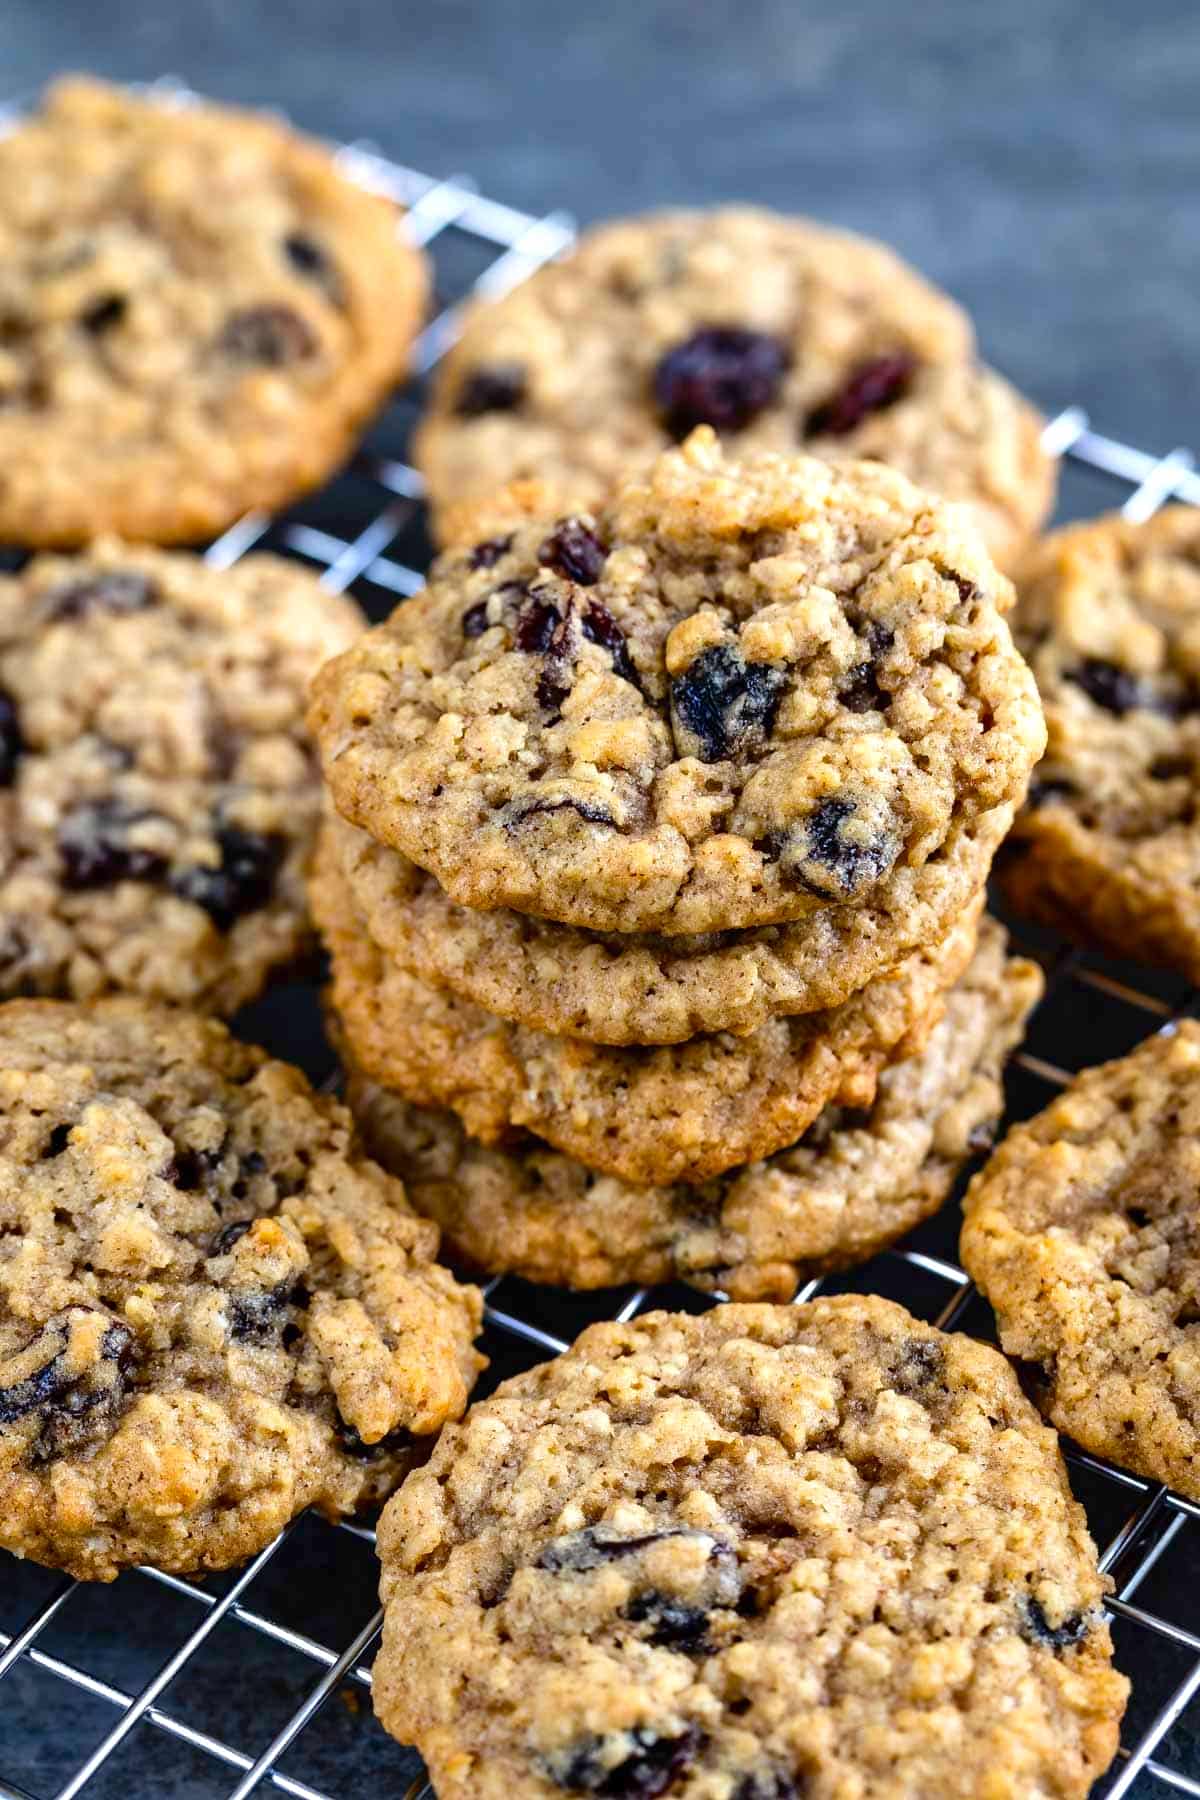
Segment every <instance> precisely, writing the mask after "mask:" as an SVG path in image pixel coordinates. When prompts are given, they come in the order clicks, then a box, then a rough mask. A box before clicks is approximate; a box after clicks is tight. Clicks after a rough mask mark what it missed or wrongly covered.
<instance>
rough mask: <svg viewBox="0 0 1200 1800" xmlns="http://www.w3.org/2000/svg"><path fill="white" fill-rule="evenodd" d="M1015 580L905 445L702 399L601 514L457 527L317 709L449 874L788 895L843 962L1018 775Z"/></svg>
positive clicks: (682, 893)
mask: <svg viewBox="0 0 1200 1800" xmlns="http://www.w3.org/2000/svg"><path fill="white" fill-rule="evenodd" d="M1010 600H1011V589H1010V586H1009V584H1008V582H1007V581H1006V580H1005V579H1004V577H1003V576H1000V575H998V574H997V572H996V570H995V569H994V567H993V566H992V564H991V562H990V560H989V559H988V557H987V555H986V553H985V551H984V549H983V546H982V543H981V541H980V539H979V537H978V535H977V534H976V533H975V532H974V531H972V530H971V529H970V528H969V527H968V526H967V525H966V524H965V523H964V522H963V521H962V519H961V518H960V516H959V514H958V512H957V511H956V510H954V509H947V508H945V507H943V506H941V505H940V504H939V503H938V502H936V501H934V500H932V499H930V498H929V496H927V495H925V494H923V493H921V492H919V491H918V490H917V489H916V488H914V487H913V486H912V485H911V484H910V483H909V482H907V481H906V480H905V479H904V478H903V477H902V476H900V475H897V474H895V473H894V471H892V470H889V469H885V468H883V467H881V466H880V465H879V464H876V463H853V464H846V465H843V466H839V467H836V468H835V467H831V466H830V465H829V464H827V463H823V462H819V461H817V460H816V459H815V458H812V457H804V456H799V455H796V456H781V455H775V454H772V453H769V452H757V453H754V454H752V455H749V456H747V458H746V459H745V460H743V461H742V462H740V463H739V462H732V461H727V460H726V459H725V457H724V455H723V453H722V451H721V449H720V446H719V445H718V443H717V441H716V439H715V437H714V436H713V434H712V432H711V431H708V430H707V429H704V430H700V431H697V432H696V433H694V434H693V436H692V437H691V438H690V439H689V441H688V443H687V444H686V445H685V446H684V447H683V448H682V449H681V450H673V451H668V452H667V453H666V454H665V455H663V456H662V457H660V458H659V460H658V461H657V462H656V463H655V464H654V465H653V467H652V469H651V470H650V471H649V472H648V474H647V476H646V478H645V480H644V481H642V480H640V479H638V478H636V477H635V478H631V479H630V480H629V481H628V482H627V483H626V484H625V486H624V487H623V488H622V489H621V491H620V493H619V494H618V496H617V498H616V499H615V501H614V502H613V503H612V504H611V505H608V506H605V507H602V508H601V509H600V510H599V511H598V512H597V513H595V514H591V515H588V516H587V517H569V518H557V519H556V518H555V517H554V516H553V515H551V516H549V517H545V518H542V519H531V520H530V521H528V522H527V523H526V524H524V525H522V526H519V527H517V528H516V529H515V530H514V531H513V533H512V535H511V537H507V538H501V539H498V540H496V539H489V540H486V541H484V542H483V543H481V544H478V545H476V546H475V547H474V548H473V549H471V550H469V551H460V552H457V553H453V554H450V555H448V556H447V557H445V558H444V559H443V560H442V561H441V563H440V564H439V565H438V566H437V567H436V569H435V571H434V573H433V576H432V578H431V580H430V583H429V586H428V587H427V588H426V589H425V591H424V592H423V593H422V594H420V595H418V596H417V597H416V598H415V599H414V600H411V601H408V602H406V603H405V604H404V605H403V606H402V607H400V608H399V609H398V610H397V611H396V613H395V614H394V615H393V617H392V619H391V620H390V621H389V622H388V623H387V624H385V625H382V626H380V627H378V628H377V629H375V630H374V631H372V632H369V633H368V634H367V635H366V636H365V637H364V638H363V639H362V640H361V641H360V643H359V644H357V645H356V646H355V647H354V648H353V649H352V650H351V651H349V652H348V653H347V654H346V655H344V656H342V657H339V658H337V659H336V660H335V661H334V662H333V663H331V664H329V665H328V666H327V667H326V668H325V669H323V670H322V671H321V673H320V675H319V676H318V678H317V681H316V683H315V685H314V700H313V705H312V709H311V713H310V718H311V721H312V724H313V729H314V732H315V734H316V736H317V738H318V741H319V743H320V746H321V753H322V758H323V762H324V767H325V773H326V777H327V780H328V782H329V785H330V788H331V790H332V795H333V799H334V803H335V805H336V807H337V809H338V810H339V811H340V812H341V814H342V816H343V817H344V818H346V819H348V820H349V821H350V822H351V823H352V824H355V825H358V826H359V827H360V828H361V829H363V830H364V831H366V832H368V833H369V834H370V835H371V836H372V837H374V838H375V839H377V840H378V841H379V842H380V843H384V844H387V845H388V846H390V847H392V848H395V849H398V850H400V851H402V852H403V853H404V854H405V855H406V856H408V857H409V858H410V859H411V860H412V861H414V862H416V863H417V864H419V865H420V866H421V867H422V868H425V869H427V870H428V871H429V872H430V873H432V874H433V875H434V876H436V878H437V880H438V881H439V882H440V883H441V885H442V887H443V888H445V890H446V891H447V893H449V894H450V896H451V898H452V899H454V900H456V901H457V902H459V903H461V904H465V905H468V906H476V907H479V908H483V909H487V910H491V909H493V908H497V907H509V908H513V909H515V910H517V911H521V912H530V913H534V914H537V915H539V916H542V917H545V918H550V919H556V920H558V921H560V922H563V923H568V924H574V925H580V926H584V927H587V928H589V929H591V930H599V931H622V932H635V931H636V932H643V931H660V932H664V933H666V934H668V935H672V936H674V935H677V934H691V933H698V932H707V931H724V930H732V929H738V928H744V927H753V926H759V925H769V924H780V923H783V922H791V924H792V926H793V936H794V938H795V939H796V940H797V941H799V940H800V939H801V938H804V939H805V940H806V948H807V951H808V954H809V955H810V956H811V958H812V961H813V964H814V965H815V966H816V967H818V968H820V969H821V970H824V969H826V968H827V967H828V966H829V964H831V963H832V962H834V961H835V960H837V961H840V963H841V966H842V968H843V970H844V974H845V978H846V984H847V986H846V991H847V992H850V991H853V990H854V989H855V988H858V987H861V986H863V985H864V983H865V982H867V981H868V980H870V979H871V977H872V976H873V975H874V974H876V973H878V972H880V971H881V970H883V969H888V968H892V967H894V966H895V965H896V963H897V962H898V961H899V960H900V959H901V957H902V956H903V955H904V954H905V953H906V952H907V951H908V950H910V949H911V948H913V946H914V943H916V942H918V941H920V942H930V941H932V940H933V939H936V938H937V937H939V936H940V935H942V934H944V932H945V931H946V930H947V929H948V928H949V925H950V922H951V921H952V920H953V919H954V918H955V917H957V915H958V914H959V913H960V912H961V910H962V908H963V906H964V905H965V904H966V903H967V900H968V899H969V897H970V896H971V895H973V894H974V893H975V892H976V891H977V890H978V889H979V888H980V886H981V885H982V883H983V881H984V879H985V877H986V873H987V870H988V867H989V866H990V862H991V858H992V855H993V852H994V850H995V848H996V845H997V844H998V842H999V841H1000V839H1001V837H1002V836H1003V835H1004V832H1005V831H1006V830H1007V828H1008V825H1009V823H1010V821H1011V818H1012V813H1013V810H1014V809H1015V807H1016V805H1017V804H1018V803H1019V802H1020V800H1021V799H1022V798H1023V796H1024V792H1025V786H1026V782H1027V779H1028V774H1029V770H1030V768H1031V767H1032V765H1033V763H1034V762H1035V761H1036V759H1037V757H1038V755H1039V754H1040V753H1041V750H1042V747H1043V745H1044V727H1043V724H1042V719H1041V710H1040V706H1039V704H1038V700H1037V694H1036V690H1035V688H1034V685H1033V681H1032V678H1031V676H1030V675H1029V671H1028V670H1027V668H1026V667H1025V664H1024V663H1023V662H1022V660H1021V658H1020V657H1019V656H1018V655H1017V653H1016V651H1015V650H1014V648H1013V646H1012V642H1011V639H1010V636H1009V631H1008V627H1007V624H1006V623H1005V620H1004V617H1003V614H1004V612H1005V611H1006V610H1007V608H1008V606H1009V603H1010ZM918 919H919V920H920V921H921V924H920V926H919V927H917V932H918V935H917V936H916V937H914V926H915V922H916V921H917V920H918Z"/></svg>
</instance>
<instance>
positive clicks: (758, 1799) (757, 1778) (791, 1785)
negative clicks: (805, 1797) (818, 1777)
mask: <svg viewBox="0 0 1200 1800" xmlns="http://www.w3.org/2000/svg"><path fill="white" fill-rule="evenodd" d="M803 1791H804V1790H803V1789H802V1788H801V1787H800V1786H799V1785H798V1783H797V1782H795V1781H794V1780H793V1779H792V1777H791V1776H790V1775H780V1774H779V1773H778V1771H777V1770H774V1769H772V1770H771V1771H770V1773H768V1774H765V1775H744V1776H743V1777H742V1779H741V1781H739V1782H738V1784H737V1786H736V1787H735V1788H734V1790H733V1793H732V1794H731V1796H730V1800H800V1796H801V1794H802V1793H803Z"/></svg>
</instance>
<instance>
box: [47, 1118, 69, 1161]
mask: <svg viewBox="0 0 1200 1800" xmlns="http://www.w3.org/2000/svg"><path fill="white" fill-rule="evenodd" d="M71 1129H72V1128H71V1126H70V1125H66V1124H63V1125H56V1126H55V1127H54V1130H53V1131H52V1132H51V1133H50V1136H49V1137H48V1138H47V1139H46V1148H45V1149H44V1150H43V1151H42V1158H43V1160H44V1161H46V1162H49V1160H50V1158H51V1157H54V1156H61V1155H62V1153H63V1151H64V1150H65V1149H66V1147H67V1145H68V1143H69V1142H70V1140H71Z"/></svg>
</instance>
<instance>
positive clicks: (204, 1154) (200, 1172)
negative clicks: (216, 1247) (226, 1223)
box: [167, 1149, 221, 1255]
mask: <svg viewBox="0 0 1200 1800" xmlns="http://www.w3.org/2000/svg"><path fill="white" fill-rule="evenodd" d="M220 1163H221V1152H220V1151H219V1150H190V1149H188V1150H176V1152H175V1155H174V1157H173V1158H172V1159H171V1166H170V1168H169V1169H168V1171H167V1180H168V1181H169V1182H170V1183H171V1185H172V1186H173V1187H177V1188H178V1189H179V1190H180V1192H181V1193H185V1194H193V1193H195V1192H196V1190H197V1188H203V1187H207V1186H208V1182H209V1177H210V1176H211V1175H212V1173H213V1171H214V1170H215V1169H217V1168H219V1167H220ZM212 1254H213V1255H215V1254H216V1252H215V1251H214V1252H213V1253H212Z"/></svg>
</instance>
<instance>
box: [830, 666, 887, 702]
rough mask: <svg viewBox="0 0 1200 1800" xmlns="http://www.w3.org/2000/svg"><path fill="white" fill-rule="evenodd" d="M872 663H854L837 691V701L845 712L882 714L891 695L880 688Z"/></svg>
mask: <svg viewBox="0 0 1200 1800" xmlns="http://www.w3.org/2000/svg"><path fill="white" fill-rule="evenodd" d="M875 669H876V665H875V664H874V663H873V662H862V663H855V665H854V667H853V668H852V669H851V670H850V672H849V674H848V675H847V676H846V681H845V684H844V686H842V687H841V688H839V689H838V699H839V700H840V701H841V703H842V705H843V706H844V707H845V708H846V711H847V712H852V713H865V712H884V711H885V710H886V708H887V706H888V703H889V702H890V700H891V695H890V694H888V693H885V692H884V690H883V689H882V688H881V687H880V685H879V681H878V679H877V677H876V673H875Z"/></svg>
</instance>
